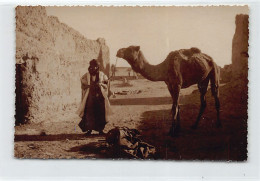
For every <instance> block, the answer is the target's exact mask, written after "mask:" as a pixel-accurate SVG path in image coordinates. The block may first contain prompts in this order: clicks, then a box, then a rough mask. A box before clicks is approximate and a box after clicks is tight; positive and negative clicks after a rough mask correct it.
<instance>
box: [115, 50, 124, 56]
mask: <svg viewBox="0 0 260 181" xmlns="http://www.w3.org/2000/svg"><path fill="white" fill-rule="evenodd" d="M124 49H125V48H121V49H119V50H118V51H117V54H116V56H117V57H118V58H123V57H124Z"/></svg>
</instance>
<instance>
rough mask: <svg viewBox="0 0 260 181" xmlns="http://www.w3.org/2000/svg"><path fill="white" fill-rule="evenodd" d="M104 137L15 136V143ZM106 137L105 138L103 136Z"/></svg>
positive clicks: (83, 135) (82, 135) (71, 135)
mask: <svg viewBox="0 0 260 181" xmlns="http://www.w3.org/2000/svg"><path fill="white" fill-rule="evenodd" d="M98 137H102V136H100V135H98V134H96V135H95V134H93V135H88V136H86V135H85V134H56V135H53V134H52V135H27V134H23V135H15V137H14V141H15V142H18V141H63V140H82V139H86V138H98ZM103 137H104V136H103Z"/></svg>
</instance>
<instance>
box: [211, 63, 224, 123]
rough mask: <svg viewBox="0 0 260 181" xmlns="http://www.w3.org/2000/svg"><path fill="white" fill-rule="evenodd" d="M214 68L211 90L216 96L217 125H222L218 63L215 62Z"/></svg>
mask: <svg viewBox="0 0 260 181" xmlns="http://www.w3.org/2000/svg"><path fill="white" fill-rule="evenodd" d="M214 65H215V66H214V69H213V70H212V71H211V73H210V84H211V92H212V95H213V96H214V98H215V107H216V111H217V123H216V126H217V127H222V124H221V121H220V118H219V117H220V116H219V109H220V103H219V76H220V75H219V74H220V73H219V69H218V67H217V66H216V64H214Z"/></svg>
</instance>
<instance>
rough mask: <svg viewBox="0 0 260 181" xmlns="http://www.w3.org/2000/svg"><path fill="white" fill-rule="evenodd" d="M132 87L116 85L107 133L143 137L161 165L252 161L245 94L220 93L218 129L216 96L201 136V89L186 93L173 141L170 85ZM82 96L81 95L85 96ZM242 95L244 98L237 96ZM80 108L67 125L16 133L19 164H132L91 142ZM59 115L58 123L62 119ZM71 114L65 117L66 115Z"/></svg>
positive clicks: (49, 123) (228, 89)
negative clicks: (124, 131)
mask: <svg viewBox="0 0 260 181" xmlns="http://www.w3.org/2000/svg"><path fill="white" fill-rule="evenodd" d="M129 83H130V85H127V84H123V82H122V81H120V80H116V81H112V82H111V89H112V91H115V92H119V93H123V92H124V91H127V94H126V95H119V94H116V98H111V99H110V102H111V105H112V109H113V112H114V114H113V115H111V116H110V117H109V122H108V124H107V125H106V127H105V130H104V132H107V131H109V130H110V129H112V128H114V127H116V126H119V127H121V126H126V127H128V128H135V129H137V130H139V131H140V133H141V138H142V139H143V140H144V141H146V142H147V143H149V144H151V145H154V146H155V147H156V150H157V155H156V157H155V159H174V160H225V161H226V160H235V161H243V160H246V159H247V102H246V101H245V100H246V99H247V97H246V93H244V94H245V95H244V97H243V95H242V96H241V93H243V91H244V89H242V88H241V89H237V87H236V86H233V85H229V84H227V85H222V86H221V88H220V101H221V105H222V106H221V120H222V124H223V127H222V128H216V127H215V122H216V111H215V106H214V105H215V103H214V99H213V98H212V96H211V94H210V91H208V93H207V108H206V110H205V113H204V115H203V117H202V119H201V122H200V125H199V128H198V129H197V130H192V129H190V126H191V125H192V123H193V122H194V121H195V119H196V116H197V114H198V111H199V106H200V101H199V93H198V91H197V86H196V85H195V86H192V87H190V88H187V89H183V90H181V96H180V104H181V134H180V135H179V136H178V137H175V138H172V137H169V136H167V133H168V131H169V128H170V125H171V114H170V109H171V102H172V101H171V98H170V94H169V92H168V90H167V87H166V85H165V83H164V82H151V81H148V80H145V79H139V80H131V81H130V82H129ZM79 94H80V93H79ZM236 95H239V96H236ZM76 108H77V107H76V106H73V107H69V108H67V109H66V115H63V117H64V116H65V117H66V119H63V120H60V119H55V118H54V119H52V120H45V121H43V122H40V123H30V124H26V125H20V126H16V127H15V142H14V143H15V144H14V156H15V157H17V158H46V159H47V158H129V157H127V156H125V155H124V154H123V153H122V154H121V153H117V154H115V153H114V152H111V150H110V149H109V147H108V146H107V144H106V142H105V139H104V136H99V135H98V134H97V132H93V134H92V135H90V136H85V135H84V134H83V133H82V132H81V130H80V129H79V127H78V126H77V124H78V123H79V121H80V118H79V117H78V116H77V115H76V114H75V111H76ZM59 114H61V113H57V117H59ZM63 114H65V113H63Z"/></svg>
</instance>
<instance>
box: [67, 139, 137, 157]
mask: <svg viewBox="0 0 260 181" xmlns="http://www.w3.org/2000/svg"><path fill="white" fill-rule="evenodd" d="M68 151H69V152H77V153H79V154H82V155H86V158H88V157H89V158H97V159H133V158H134V157H133V156H131V155H130V154H127V153H126V152H124V151H122V149H120V148H119V147H111V146H109V145H108V144H107V143H106V142H91V143H89V144H85V145H80V146H76V147H72V148H71V149H70V150H68Z"/></svg>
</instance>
